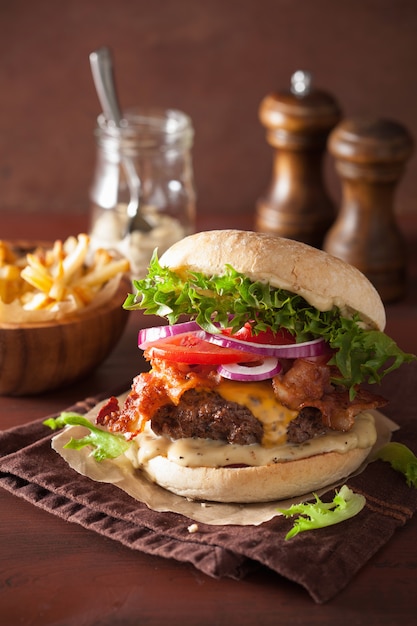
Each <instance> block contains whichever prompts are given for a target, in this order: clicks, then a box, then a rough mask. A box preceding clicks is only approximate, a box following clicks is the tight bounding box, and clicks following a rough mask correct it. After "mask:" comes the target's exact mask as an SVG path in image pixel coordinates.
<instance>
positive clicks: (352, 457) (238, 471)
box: [142, 448, 371, 504]
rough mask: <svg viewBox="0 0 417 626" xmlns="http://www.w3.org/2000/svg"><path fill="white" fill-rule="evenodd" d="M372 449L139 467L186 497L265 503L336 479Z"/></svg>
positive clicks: (161, 460) (158, 461) (162, 461)
mask: <svg viewBox="0 0 417 626" xmlns="http://www.w3.org/2000/svg"><path fill="white" fill-rule="evenodd" d="M370 451H371V448H363V449H362V448H355V449H353V450H349V451H348V452H345V453H339V452H327V453H324V454H317V455H315V456H311V457H308V458H305V459H297V460H295V461H288V462H283V463H275V464H272V465H263V466H259V467H241V468H227V467H220V468H213V467H183V466H180V465H177V464H176V463H173V462H172V461H169V460H168V459H167V458H166V457H162V456H157V457H154V458H152V459H150V460H149V461H148V462H147V463H146V466H145V467H143V468H142V469H143V471H144V473H145V474H146V475H147V476H148V478H149V479H150V480H152V481H153V482H155V483H157V484H158V485H160V486H161V487H163V488H164V489H167V490H168V491H171V492H172V493H175V494H177V495H179V496H183V497H185V498H189V499H191V500H207V501H213V502H233V503H242V504H243V503H250V502H270V501H273V500H284V499H286V498H292V497H295V496H301V495H305V494H308V493H310V492H312V491H315V490H317V489H321V488H322V487H326V486H328V485H330V484H333V483H337V482H338V481H340V480H341V479H343V478H346V477H347V476H349V474H351V473H352V472H354V471H355V470H356V469H358V467H359V466H360V465H361V464H362V463H363V461H365V459H366V458H367V456H368V455H369V453H370Z"/></svg>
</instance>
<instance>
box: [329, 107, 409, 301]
mask: <svg viewBox="0 0 417 626" xmlns="http://www.w3.org/2000/svg"><path fill="white" fill-rule="evenodd" d="M328 147H329V151H330V152H331V154H332V155H333V156H334V158H335V159H336V170H337V172H338V173H339V175H340V177H341V179H342V192H343V197H342V205H341V208H340V212H339V215H338V218H337V220H336V221H335V223H334V224H333V226H332V228H331V229H330V231H329V233H328V234H327V236H326V238H325V242H324V249H325V250H326V251H327V252H330V253H331V254H333V255H334V256H337V257H340V258H342V259H344V260H345V261H347V262H348V263H350V264H351V265H355V266H356V267H357V268H358V269H360V270H361V271H362V272H363V273H364V274H365V275H366V276H367V277H368V278H369V280H370V281H371V282H372V283H373V284H374V286H375V287H376V289H377V290H378V292H379V294H380V296H381V298H382V300H383V301H384V302H390V301H394V300H397V299H399V298H401V297H402V296H404V294H405V291H406V252H405V247H406V246H405V241H404V239H403V236H402V234H401V232H400V230H399V228H398V226H397V224H396V220H395V215H394V202H393V199H394V191H395V188H396V185H397V183H398V181H399V179H400V177H401V175H402V173H403V171H404V168H405V163H406V161H407V159H408V158H409V157H410V155H411V153H412V149H413V141H412V138H411V136H410V135H409V133H408V131H407V130H406V129H405V128H404V127H403V126H401V125H400V124H398V123H396V122H394V121H390V120H385V119H359V118H358V119H346V120H344V121H342V122H341V123H340V124H339V125H338V126H337V127H336V128H335V129H334V130H333V132H332V133H331V135H330V137H329V142H328Z"/></svg>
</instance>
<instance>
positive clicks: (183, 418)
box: [151, 389, 263, 445]
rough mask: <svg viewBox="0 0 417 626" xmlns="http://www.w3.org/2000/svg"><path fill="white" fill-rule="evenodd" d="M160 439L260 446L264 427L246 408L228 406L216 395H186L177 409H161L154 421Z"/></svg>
mask: <svg viewBox="0 0 417 626" xmlns="http://www.w3.org/2000/svg"><path fill="white" fill-rule="evenodd" d="M151 426H152V430H153V431H154V433H156V434H157V435H165V436H167V437H171V439H181V438H182V437H200V438H202V439H215V440H222V441H227V442H229V443H237V444H239V445H249V444H252V443H261V441H262V436H263V426H262V423H261V422H260V421H259V420H258V419H257V418H256V417H255V416H254V415H253V413H252V411H250V410H249V409H248V408H246V407H245V406H242V405H241V404H238V403H237V402H229V401H227V400H225V399H224V398H222V396H221V395H220V394H219V393H217V392H216V391H196V390H195V389H190V390H189V391H186V392H185V393H184V394H183V395H182V397H181V400H180V402H179V404H178V405H177V406H175V405H173V404H166V405H164V406H162V407H161V408H159V409H158V410H157V411H156V413H155V414H154V416H153V417H152V421H151Z"/></svg>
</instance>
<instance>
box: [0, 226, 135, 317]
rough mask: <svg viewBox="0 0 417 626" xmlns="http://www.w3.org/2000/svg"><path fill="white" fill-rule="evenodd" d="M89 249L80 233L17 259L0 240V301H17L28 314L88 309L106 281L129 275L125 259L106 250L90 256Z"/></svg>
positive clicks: (17, 256) (85, 238)
mask: <svg viewBox="0 0 417 626" xmlns="http://www.w3.org/2000/svg"><path fill="white" fill-rule="evenodd" d="M89 245H90V239H89V237H88V235H86V234H84V233H82V234H80V235H78V237H68V238H67V239H66V240H65V241H64V242H62V241H60V240H57V241H55V242H54V244H53V245H52V246H51V248H48V249H43V248H38V249H36V250H34V251H33V252H30V253H28V254H26V255H25V256H19V255H18V254H16V253H15V251H14V250H13V249H12V248H11V247H10V246H9V245H8V244H7V242H4V241H1V240H0V299H1V300H2V301H3V302H4V303H6V304H8V303H10V302H14V301H17V302H18V303H19V304H20V305H21V306H22V307H23V308H24V309H25V310H28V311H29V310H30V311H34V310H37V311H39V310H42V309H50V308H51V307H54V306H55V305H56V304H57V303H61V302H66V301H69V302H71V303H73V304H74V306H75V308H83V307H85V306H87V305H88V304H90V303H91V302H92V300H93V299H94V298H95V296H96V295H97V293H98V292H99V291H100V290H101V289H102V288H103V286H104V285H105V284H106V283H108V281H109V280H111V279H112V278H113V277H115V276H117V275H120V274H123V273H127V272H128V271H129V262H128V260H127V259H124V258H118V257H116V256H115V255H114V254H113V253H111V252H110V251H108V250H105V249H99V250H96V251H95V252H94V254H92V253H91V251H90V249H89Z"/></svg>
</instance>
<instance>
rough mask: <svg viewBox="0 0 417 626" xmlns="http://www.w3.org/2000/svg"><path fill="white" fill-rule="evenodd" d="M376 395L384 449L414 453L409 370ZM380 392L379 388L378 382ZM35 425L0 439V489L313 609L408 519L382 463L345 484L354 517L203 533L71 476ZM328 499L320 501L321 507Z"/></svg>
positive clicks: (399, 490) (279, 520) (201, 527)
mask: <svg viewBox="0 0 417 626" xmlns="http://www.w3.org/2000/svg"><path fill="white" fill-rule="evenodd" d="M388 378H389V379H390V381H389V383H388V382H387V383H386V384H384V386H383V389H382V391H383V393H384V394H385V395H386V397H390V395H392V396H393V399H392V402H391V404H390V407H389V408H390V410H389V411H388V410H387V411H385V413H386V414H387V415H389V416H390V417H391V418H392V419H394V420H395V421H396V422H397V423H398V424H399V425H400V426H401V428H400V430H399V431H397V432H396V433H394V440H397V441H401V442H402V443H404V444H406V445H408V446H409V447H410V448H411V449H412V450H413V451H414V452H415V453H416V452H417V429H416V427H415V419H413V416H412V406H413V405H412V396H413V388H415V383H416V381H417V364H411V365H407V366H404V367H403V368H402V370H401V373H399V372H394V373H393V374H391V375H390V376H389V377H388ZM384 383H385V381H384ZM96 402H97V398H88V399H86V400H84V401H82V402H79V403H77V404H76V405H75V406H74V407H71V408H70V410H75V411H78V412H80V413H85V412H87V411H88V410H89V409H90V408H92V407H93V406H94V405H95V404H96ZM42 421H43V420H39V421H35V422H31V423H29V424H26V425H24V426H19V427H16V428H13V429H11V430H8V431H5V432H3V433H0V485H1V486H2V487H4V488H5V489H7V490H9V491H11V492H12V493H14V494H15V495H17V496H20V497H22V498H24V499H26V500H28V501H29V502H32V503H33V504H35V505H36V506H39V507H41V508H43V509H45V510H47V511H49V512H50V513H53V514H54V515H57V516H59V517H61V518H63V519H65V520H67V521H70V522H75V523H78V524H80V525H82V526H84V527H85V528H88V529H90V530H93V531H95V532H97V533H100V534H102V535H105V536H106V537H109V538H111V539H114V540H116V541H119V542H120V543H122V544H123V545H125V546H128V547H129V548H132V549H134V550H140V551H142V552H145V553H147V554H153V555H158V556H162V557H165V558H172V559H176V560H178V561H182V562H187V563H192V564H193V565H194V566H195V567H196V568H197V569H199V570H201V571H202V572H204V573H205V574H207V575H209V576H213V577H216V578H221V577H231V578H234V579H239V578H242V577H244V576H245V575H246V574H248V573H249V572H251V571H253V570H254V569H255V568H256V566H259V564H261V565H263V566H266V567H268V568H270V569H271V570H273V571H275V572H277V573H278V574H280V575H281V576H284V577H286V578H288V579H289V580H292V581H294V582H296V583H299V584H300V585H302V586H303V587H305V589H306V590H307V591H308V592H309V594H310V595H311V597H312V598H313V600H314V601H315V602H317V603H323V602H326V601H328V600H330V599H331V598H332V597H334V596H335V595H336V594H337V593H338V592H340V591H341V590H342V589H343V588H344V587H345V586H346V585H347V584H348V583H349V582H350V581H351V580H352V578H353V577H354V576H355V574H356V573H357V572H358V570H359V569H360V568H361V567H362V566H363V565H364V564H365V563H366V562H367V561H368V560H369V559H370V558H371V557H372V556H373V555H374V554H375V553H376V552H377V550H378V549H379V548H381V547H382V546H383V545H384V544H385V543H386V542H387V541H388V540H389V539H390V537H391V536H392V535H393V533H394V531H395V529H396V528H398V527H399V526H402V525H404V524H405V523H406V521H407V520H408V519H410V518H411V516H412V515H413V513H414V511H416V510H417V489H413V488H409V487H407V485H406V481H405V479H404V477H403V476H402V475H401V474H399V473H398V472H395V471H394V470H392V469H391V467H390V466H389V464H387V463H383V462H381V461H377V462H374V463H371V464H370V465H369V466H368V467H367V468H366V470H365V471H364V472H363V473H362V474H360V475H359V476H356V477H354V478H352V479H350V480H349V481H348V485H349V486H350V488H351V489H353V490H354V491H356V492H360V493H362V494H363V495H365V497H366V499H367V504H366V506H365V508H364V509H363V510H362V511H361V512H360V513H359V514H358V515H357V516H356V517H354V518H352V519H350V520H348V521H346V522H343V523H342V524H337V525H335V526H330V527H328V528H323V529H319V530H315V531H310V532H305V533H300V534H299V535H297V536H296V537H294V538H293V539H291V540H289V541H285V540H284V537H285V535H286V533H287V531H288V530H289V529H290V527H291V526H292V524H293V521H292V520H290V519H285V518H283V517H276V518H274V519H272V520H271V521H268V522H265V523H264V524H262V525H260V526H243V527H242V526H210V525H205V524H201V523H199V524H198V531H197V532H195V533H190V532H189V530H188V528H189V526H190V525H191V524H192V521H191V520H190V519H188V518H185V517H183V516H182V515H178V514H175V513H157V512H154V511H151V510H149V509H148V508H147V507H146V505H144V504H141V503H139V502H137V501H136V500H134V499H132V498H130V496H128V495H127V494H126V493H125V492H123V491H121V490H120V489H118V488H117V487H115V486H113V485H109V484H104V483H96V482H93V481H91V480H90V479H88V478H85V477H83V476H80V475H79V474H77V473H76V472H74V470H72V469H71V468H70V467H69V466H68V465H67V464H66V463H65V461H64V460H63V459H62V458H61V457H60V456H59V455H58V454H57V453H56V452H54V451H53V450H52V449H51V441H50V440H51V437H52V433H51V431H50V430H49V429H48V428H46V427H45V426H43V425H42ZM333 496H334V491H331V492H329V493H328V494H326V495H325V496H323V499H324V500H326V499H328V500H331V499H332V498H333Z"/></svg>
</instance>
